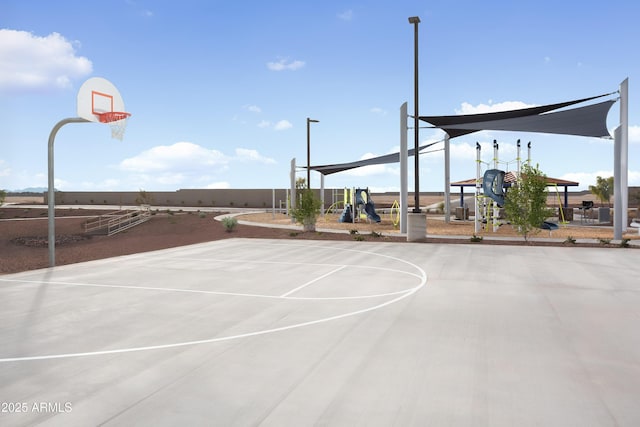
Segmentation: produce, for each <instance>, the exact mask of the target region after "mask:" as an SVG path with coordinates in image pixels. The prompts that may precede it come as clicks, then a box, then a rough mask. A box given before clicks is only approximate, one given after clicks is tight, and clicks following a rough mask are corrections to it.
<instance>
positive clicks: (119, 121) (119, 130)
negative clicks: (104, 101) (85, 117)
mask: <svg viewBox="0 0 640 427" xmlns="http://www.w3.org/2000/svg"><path fill="white" fill-rule="evenodd" d="M130 116H131V113H121V112H117V111H110V112H107V113H100V114H98V119H99V120H100V123H106V124H108V125H109V127H110V128H111V138H115V139H118V140H120V141H122V139H123V138H124V132H125V130H127V121H128V120H129V117H130Z"/></svg>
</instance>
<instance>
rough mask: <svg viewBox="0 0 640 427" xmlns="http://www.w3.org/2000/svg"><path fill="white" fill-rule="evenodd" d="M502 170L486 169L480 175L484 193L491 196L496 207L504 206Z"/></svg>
mask: <svg viewBox="0 0 640 427" xmlns="http://www.w3.org/2000/svg"><path fill="white" fill-rule="evenodd" d="M504 174H505V172H504V171H501V170H499V169H487V170H486V171H485V172H484V176H483V177H482V190H483V191H484V195H485V196H487V197H489V198H491V199H492V200H493V201H494V202H496V204H497V205H498V207H500V208H501V207H503V206H504Z"/></svg>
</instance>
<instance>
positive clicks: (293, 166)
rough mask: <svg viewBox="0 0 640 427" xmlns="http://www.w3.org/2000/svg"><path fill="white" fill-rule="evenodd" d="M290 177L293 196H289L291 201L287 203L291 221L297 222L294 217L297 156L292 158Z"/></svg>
mask: <svg viewBox="0 0 640 427" xmlns="http://www.w3.org/2000/svg"><path fill="white" fill-rule="evenodd" d="M289 178H290V180H291V183H290V184H291V195H290V196H291V197H289V203H288V204H287V205H288V206H287V212H288V213H289V215H290V216H291V222H292V223H295V222H296V220H295V218H293V214H292V211H291V210H292V209H293V207H294V205H295V203H296V158H295V157H294V158H293V159H291V172H290V173H289Z"/></svg>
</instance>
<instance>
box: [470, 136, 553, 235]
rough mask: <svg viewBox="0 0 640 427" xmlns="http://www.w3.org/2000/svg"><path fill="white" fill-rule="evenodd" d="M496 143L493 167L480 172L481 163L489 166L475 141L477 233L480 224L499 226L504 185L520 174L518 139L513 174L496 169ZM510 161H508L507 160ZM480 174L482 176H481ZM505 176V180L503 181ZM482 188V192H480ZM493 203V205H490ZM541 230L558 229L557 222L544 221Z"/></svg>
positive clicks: (529, 146)
mask: <svg viewBox="0 0 640 427" xmlns="http://www.w3.org/2000/svg"><path fill="white" fill-rule="evenodd" d="M527 147H528V158H527V161H526V162H527V163H528V164H530V163H531V143H530V142H529V144H528V145H527ZM498 148H499V146H498V143H497V141H495V140H494V141H493V169H489V168H488V169H487V170H486V171H485V172H484V174H482V164H483V163H484V164H486V165H487V167H489V164H488V163H486V162H483V161H482V160H481V146H480V144H479V143H476V152H477V158H476V196H475V208H476V215H475V232H476V233H478V232H479V231H480V229H481V227H482V224H489V223H492V224H493V232H496V231H497V230H498V228H499V227H500V225H501V223H500V222H499V217H500V208H502V207H504V204H505V196H506V193H505V187H510V186H511V185H513V184H514V183H515V182H516V181H517V179H519V176H520V166H521V159H520V140H518V143H517V149H518V155H517V157H516V159H515V160H516V162H517V172H516V175H515V176H514V175H513V173H512V172H509V173H508V174H507V173H506V172H505V171H503V170H500V169H498V164H499V163H500V162H499V160H498ZM508 163H510V162H508ZM481 176H482V178H481ZM505 177H507V178H508V179H506V181H507V182H505ZM553 185H554V186H555V187H556V193H557V195H558V201H559V202H560V213H559V217H560V221H561V223H563V224H566V221H565V218H564V212H563V210H562V203H561V200H560V193H559V192H558V186H557V184H553ZM480 190H482V193H481V192H480ZM491 205H493V206H491ZM539 228H540V229H542V230H549V234H551V231H553V230H557V229H558V224H556V223H553V222H549V221H544V222H543V223H542V224H540V226H539Z"/></svg>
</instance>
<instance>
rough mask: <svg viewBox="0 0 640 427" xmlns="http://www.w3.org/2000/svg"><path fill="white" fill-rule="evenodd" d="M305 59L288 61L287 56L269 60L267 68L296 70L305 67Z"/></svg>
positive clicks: (272, 69)
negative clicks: (272, 60) (274, 60)
mask: <svg viewBox="0 0 640 427" xmlns="http://www.w3.org/2000/svg"><path fill="white" fill-rule="evenodd" d="M304 65H305V63H304V61H298V60H294V61H288V60H287V59H286V58H284V59H280V60H278V61H276V62H267V68H268V69H270V70H271V71H285V70H288V71H296V70H298V69H300V68H302V67H304Z"/></svg>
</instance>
